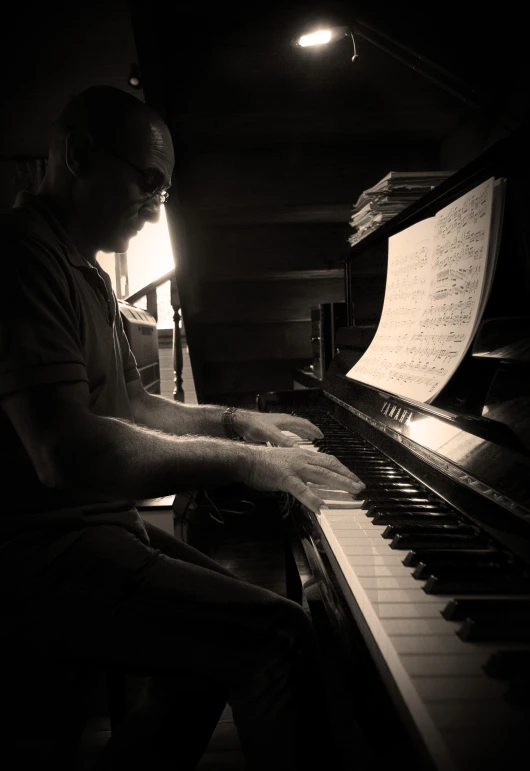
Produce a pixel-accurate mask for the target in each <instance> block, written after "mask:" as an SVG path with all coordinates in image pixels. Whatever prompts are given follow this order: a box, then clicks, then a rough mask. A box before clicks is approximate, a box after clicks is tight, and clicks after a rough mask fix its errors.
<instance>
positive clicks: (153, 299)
mask: <svg viewBox="0 0 530 771" xmlns="http://www.w3.org/2000/svg"><path fill="white" fill-rule="evenodd" d="M145 298H146V300H147V312H148V313H150V314H151V316H153V318H154V319H155V321H158V299H157V295H156V289H152V290H151V291H150V292H147V294H146V296H145Z"/></svg>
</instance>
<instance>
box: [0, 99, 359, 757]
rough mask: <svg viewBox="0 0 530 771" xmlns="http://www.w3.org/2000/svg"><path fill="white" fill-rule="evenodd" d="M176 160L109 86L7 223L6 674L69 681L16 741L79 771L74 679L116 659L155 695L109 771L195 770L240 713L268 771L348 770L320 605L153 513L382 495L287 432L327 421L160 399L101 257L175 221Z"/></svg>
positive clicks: (312, 432) (155, 130)
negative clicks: (302, 603)
mask: <svg viewBox="0 0 530 771" xmlns="http://www.w3.org/2000/svg"><path fill="white" fill-rule="evenodd" d="M173 161H174V157H173V147H172V142H171V136H170V133H169V130H168V128H167V126H166V125H165V124H164V122H163V121H162V120H161V119H160V117H159V116H158V115H157V114H156V113H155V112H153V111H152V110H151V109H149V108H148V107H147V106H145V105H144V104H142V103H141V102H139V101H138V100H137V99H135V98H134V97H132V96H129V95H128V94H126V93H125V92H122V91H120V90H118V89H113V88H109V87H93V88H91V89H88V90H87V91H85V92H82V93H81V94H79V95H78V96H76V97H74V98H73V99H72V100H71V102H70V103H69V104H68V105H67V106H66V107H65V109H64V110H63V112H62V114H61V116H60V118H59V120H58V122H57V124H56V125H55V127H54V131H53V137H52V141H51V145H50V153H49V163H48V168H47V173H46V176H45V179H44V182H43V184H42V186H41V188H40V190H39V192H38V193H37V194H36V195H30V194H28V193H23V194H21V195H19V196H18V198H17V201H16V203H15V206H14V207H13V209H11V210H9V211H6V212H3V214H2V218H1V232H2V244H3V248H4V278H5V282H4V287H5V292H4V301H3V304H2V310H1V312H0V313H1V321H0V329H1V336H0V340H1V343H0V346H1V368H2V380H1V399H2V401H1V406H2V409H1V410H0V421H1V424H2V431H1V440H0V441H1V443H2V471H1V472H0V473H1V474H2V475H3V476H2V481H3V494H4V501H3V506H2V512H1V514H0V539H1V540H0V543H1V546H0V549H1V561H0V562H1V568H0V569H1V571H2V574H3V575H2V578H3V580H2V587H3V588H2V597H3V599H2V608H3V611H2V612H3V615H4V617H3V619H2V627H3V629H4V632H3V633H2V635H3V642H4V645H5V651H6V653H5V656H4V663H5V662H6V661H9V660H10V659H9V657H10V656H11V655H12V652H14V651H15V650H16V651H17V654H19V655H20V656H21V657H22V660H23V661H25V662H26V663H27V662H31V663H32V664H33V663H34V664H35V666H36V667H37V668H38V670H39V671H40V673H41V674H42V673H43V672H44V673H46V672H47V671H48V670H49V671H50V682H51V684H52V688H53V692H52V691H51V690H50V691H48V692H46V693H43V692H42V689H41V690H40V691H39V689H38V688H35V689H34V691H33V692H32V693H30V694H28V696H27V700H26V701H25V703H24V709H25V713H24V715H21V714H17V713H16V710H12V712H13V721H12V722H13V725H11V724H9V731H10V735H8V738H7V739H6V741H9V742H10V743H11V744H15V745H16V747H17V751H18V752H19V758H18V765H19V766H20V767H28V768H29V767H32V765H33V767H37V765H39V762H38V761H42V760H43V759H44V758H46V759H48V760H51V761H52V764H53V767H54V768H55V769H59V768H62V766H61V761H60V759H59V754H57V755H53V752H55V750H54V749H53V747H52V746H49V747H47V743H48V742H49V740H50V736H51V735H52V733H53V731H56V730H59V731H60V730H61V726H60V721H61V720H64V719H65V718H64V713H66V712H68V711H69V709H70V704H69V703H68V702H66V703H64V699H65V698H66V697H65V696H64V694H63V693H62V691H61V688H60V681H59V675H58V673H59V670H60V668H62V670H63V671H64V672H71V671H72V670H74V669H76V668H83V667H90V666H93V667H96V668H101V669H107V668H109V667H114V668H117V669H118V670H121V671H123V672H129V673H143V674H145V675H147V676H149V679H148V681H147V682H148V683H149V686H148V688H147V689H146V693H145V695H144V698H143V699H142V700H141V701H140V702H139V703H138V705H137V707H136V709H134V710H133V711H131V712H130V713H129V714H128V716H127V717H126V718H125V719H124V720H123V721H122V722H120V723H119V725H118V727H117V728H116V730H115V731H113V736H112V739H111V740H110V742H109V743H108V745H107V747H106V748H105V750H104V752H103V753H102V756H101V759H100V761H99V762H100V763H101V765H100V766H98V768H112V769H118V768H119V769H127V771H133V769H147V768H149V769H152V770H153V771H155V769H170V768H175V767H177V766H178V768H179V769H181V771H183V769H191V768H194V767H195V766H196V764H197V762H198V761H199V758H200V756H201V754H202V752H203V750H204V748H205V746H206V745H207V743H208V741H209V738H210V736H211V733H212V731H213V729H214V728H215V725H216V722H217V720H218V718H219V715H220V713H221V711H222V710H223V708H224V706H225V703H226V702H227V701H228V702H229V703H230V704H231V706H232V709H233V714H234V720H235V722H236V725H237V728H238V732H239V735H240V739H241V744H242V747H243V751H244V754H245V757H246V759H247V762H248V767H249V768H251V769H256V770H257V769H264V770H265V769H267V771H268V770H269V769H271V768H274V769H276V770H277V771H280V769H289V770H290V771H294V769H302V768H303V769H305V771H309V769H317V768H318V769H322V768H330V769H331V768H335V767H336V766H335V765H334V760H333V757H334V755H333V746H332V745H333V741H332V739H331V733H330V730H329V726H328V724H327V722H326V709H325V698H324V696H323V687H322V685H321V684H320V683H319V678H318V675H317V672H318V651H317V646H316V642H315V638H314V633H313V630H312V627H311V624H310V621H309V619H308V618H307V616H306V614H305V613H304V611H303V610H302V608H300V607H299V606H298V605H296V604H295V603H293V602H291V601H289V600H286V599H284V598H282V597H280V596H277V595H275V594H273V593H271V592H268V591H266V590H263V589H261V588H259V587H255V586H252V585H250V584H248V583H245V582H243V581H241V580H239V579H238V578H237V577H235V576H234V575H233V574H231V573H230V572H229V571H227V570H225V569H223V568H222V567H221V566H220V565H218V564H217V563H216V562H215V561H213V560H211V559H209V558H207V557H206V556H204V555H203V554H201V553H200V552H197V551H195V550H194V549H192V548H190V547H189V546H187V545H186V544H184V543H182V542H180V541H179V540H177V539H176V538H173V537H171V536H169V535H168V534H166V533H164V532H162V531H161V530H159V529H157V528H156V527H154V526H151V525H149V524H147V523H145V522H144V521H143V520H142V519H141V518H140V516H139V514H138V512H137V510H136V509H135V505H134V501H135V499H143V498H151V497H157V496H163V495H170V494H173V493H175V492H177V491H178V490H188V489H192V488H194V487H203V488H204V487H212V486H217V485H223V484H227V483H243V484H247V485H250V486H251V487H253V488H255V489H258V490H283V491H286V492H288V493H291V494H292V495H294V496H295V497H296V498H298V499H299V500H300V501H301V502H302V503H304V504H305V505H306V506H308V507H309V508H310V509H312V510H314V511H317V510H318V509H319V506H320V505H321V500H320V498H319V497H318V496H317V495H316V494H315V492H314V491H313V490H312V489H311V487H310V486H309V485H308V483H312V482H313V483H320V484H322V485H323V486H329V487H331V488H340V489H343V490H346V491H350V492H353V493H357V492H358V491H359V490H360V489H361V488H362V486H363V485H362V483H360V482H359V480H358V479H357V477H356V476H355V475H354V474H352V473H351V472H350V471H349V470H348V469H346V467H345V466H343V465H342V464H341V463H340V462H339V461H338V460H337V459H336V458H334V457H333V456H330V455H324V454H320V453H314V452H310V451H308V450H304V449H301V448H299V447H293V446H291V445H292V444H293V442H292V439H289V438H287V437H286V436H285V435H284V434H282V431H283V430H288V431H290V432H293V433H295V434H297V435H299V436H300V437H303V438H306V439H308V440H311V439H314V438H316V437H319V436H321V434H320V431H319V430H318V429H317V428H316V427H315V426H314V425H313V424H312V423H310V422H309V421H307V420H303V419H300V418H295V417H291V416H289V415H274V414H263V413H254V412H251V411H244V410H237V411H236V412H231V411H228V412H226V411H225V409H224V408H222V407H218V406H203V405H201V406H198V407H195V406H193V407H190V406H188V405H183V404H180V403H177V402H172V401H169V400H166V399H164V398H162V397H159V396H154V395H150V394H147V393H146V392H145V391H144V389H143V388H142V385H141V383H140V379H139V374H138V371H137V369H136V365H135V361H134V358H133V356H132V354H131V351H130V348H129V345H128V343H127V340H126V338H125V335H124V332H123V328H122V324H121V320H120V314H119V312H118V308H117V302H116V298H115V296H114V294H113V292H112V288H111V284H110V280H109V277H108V276H107V275H106V274H105V273H104V272H103V271H102V270H101V268H99V266H98V264H97V262H96V254H97V252H98V251H99V250H102V251H105V252H125V251H126V250H127V247H128V243H129V240H130V239H131V238H132V237H134V236H135V235H136V233H137V232H138V231H139V230H140V229H141V228H142V226H143V225H144V223H145V222H154V221H156V220H157V219H158V216H159V209H160V205H161V204H162V203H163V202H164V201H165V199H166V197H167V191H168V189H169V186H170V182H171V176H172V171H173ZM236 435H237V436H238V437H241V438H243V439H244V440H246V441H245V442H238V441H231V439H230V438H229V437H233V436H236ZM267 442H270V443H272V444H273V445H279V446H272V447H271V446H267V445H266V443H267ZM6 629H9V639H8V640H7V639H6V637H7V636H6V633H5V630H6ZM10 652H11V653H10ZM39 662H40V663H39ZM44 679H45V678H44ZM61 702H63V703H61ZM61 708H62V709H63V715H61V712H60V710H61ZM63 725H64V723H63ZM4 728H6V726H5V725H4ZM39 731H40V732H41V733H40V734H39ZM21 732H22V735H21ZM24 732H25V733H24ZM17 735H18V737H19V738H18V739H17ZM309 736H310V737H311V741H310V742H309V741H308V737H309ZM51 744H53V743H51ZM50 753H51V754H50ZM31 761H33V764H32V762H31Z"/></svg>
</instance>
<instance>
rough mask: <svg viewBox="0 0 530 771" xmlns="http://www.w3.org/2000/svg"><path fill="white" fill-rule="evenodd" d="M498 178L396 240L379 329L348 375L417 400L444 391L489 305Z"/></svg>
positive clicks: (390, 252)
mask: <svg viewBox="0 0 530 771" xmlns="http://www.w3.org/2000/svg"><path fill="white" fill-rule="evenodd" d="M493 185H494V179H493V177H492V178H490V179H488V180H486V182H483V183H482V184H481V185H478V186H477V187H476V188H474V189H473V190H470V191H469V192H468V193H466V194H465V195H463V196H461V197H460V198H459V199H457V200H456V201H454V202H453V203H452V204H449V206H446V207H445V208H444V209H442V210H440V211H439V212H438V213H437V215H436V216H435V217H431V218H430V219H427V220H423V221H421V222H419V223H417V224H416V225H413V226H412V227H410V228H406V229H405V230H403V231H402V232H401V233H397V234H396V235H394V236H392V237H391V238H390V239H389V248H388V273H387V283H386V291H385V301H384V305H383V312H382V315H381V321H380V323H379V326H378V328H377V332H376V334H375V336H374V339H373V340H372V343H371V344H370V347H369V348H368V350H367V351H366V353H365V354H364V355H363V356H362V357H361V358H360V359H359V361H358V362H357V364H355V365H354V366H353V367H352V369H351V370H350V371H349V372H348V373H347V376H348V377H350V378H352V379H354V380H359V381H361V382H363V383H367V384H368V385H372V386H375V387H376V388H381V389H383V390H385V391H389V392H390V393H395V394H397V395H400V396H404V397H406V398H409V399H413V400H415V401H418V402H428V401H430V400H432V399H434V397H435V396H436V395H437V394H438V393H439V392H440V391H441V390H442V388H443V387H444V386H445V385H446V383H447V382H448V381H449V379H450V378H451V376H452V374H453V373H454V371H455V370H456V368H457V366H458V365H459V364H460V362H461V361H462V359H463V357H464V355H465V352H466V350H467V348H468V347H469V344H470V343H471V340H472V336H473V334H474V332H475V329H476V325H477V323H478V321H479V317H478V312H479V310H482V305H483V304H482V298H483V294H484V289H485V278H486V274H487V267H488V250H489V243H490V232H491V221H492V206H493Z"/></svg>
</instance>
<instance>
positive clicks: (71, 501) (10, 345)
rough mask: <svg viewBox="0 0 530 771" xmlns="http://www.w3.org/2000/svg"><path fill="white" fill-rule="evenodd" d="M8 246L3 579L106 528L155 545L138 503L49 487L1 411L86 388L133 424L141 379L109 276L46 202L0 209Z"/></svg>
mask: <svg viewBox="0 0 530 771" xmlns="http://www.w3.org/2000/svg"><path fill="white" fill-rule="evenodd" d="M0 245H1V247H0V248H1V249H2V252H3V254H2V274H3V278H4V292H3V293H2V295H3V297H2V300H1V301H0V495H1V498H0V573H1V572H2V570H3V569H4V568H6V566H9V565H10V564H11V563H13V561H14V560H16V561H17V564H19V565H20V564H21V560H22V564H23V565H24V570H25V571H27V573H28V574H29V573H33V572H35V571H37V570H39V569H41V568H42V567H44V566H46V565H48V564H49V563H50V562H51V561H52V560H53V559H55V558H56V557H57V556H58V555H60V554H61V553H63V552H64V550H65V549H67V548H69V546H71V544H72V543H74V542H75V540H76V539H77V538H79V537H80V535H81V534H82V533H83V532H84V531H85V530H86V528H87V527H93V526H96V525H98V524H114V525H118V526H120V527H124V528H126V529H127V530H130V531H131V532H133V533H134V534H135V535H136V536H137V537H138V538H140V539H141V540H143V541H144V542H145V543H149V539H148V536H147V533H146V531H145V527H144V525H143V521H142V519H141V517H140V516H139V514H138V511H137V510H136V508H135V501H117V500H107V499H104V498H102V497H101V496H98V495H97V494H96V493H92V492H91V491H81V490H75V489H70V490H56V489H51V488H49V487H47V486H46V485H44V484H43V483H42V482H41V481H40V480H39V478H38V475H37V473H36V471H35V468H34V466H33V464H32V462H31V460H30V458H29V456H28V454H27V453H26V451H25V449H24V447H23V445H22V443H21V441H20V438H19V437H18V434H17V433H16V431H15V429H14V427H13V425H12V424H11V421H10V420H9V418H8V417H7V415H6V413H5V412H4V410H3V408H2V406H1V404H2V402H1V399H2V397H3V396H5V395H7V394H10V393H13V392H16V391H22V390H24V389H27V388H38V387H39V386H40V385H44V384H50V383H65V382H75V381H85V382H87V383H88V387H89V392H90V409H91V410H92V412H93V413H94V414H95V415H99V416H107V417H113V418H120V419H123V420H127V421H129V422H134V416H133V412H132V408H131V404H130V401H129V397H128V394H127V383H128V382H129V381H131V380H134V379H135V378H138V377H139V373H138V369H137V367H136V361H135V359H134V356H133V354H132V352H131V349H130V346H129V343H128V341H127V337H126V335H125V332H124V329H123V325H122V321H121V316H120V312H119V307H118V302H117V299H116V295H115V294H114V291H113V289H112V284H111V281H110V277H109V276H108V274H107V273H106V272H105V271H104V270H103V269H102V268H101V267H100V266H96V265H92V264H91V263H90V262H88V261H87V260H86V259H85V258H84V257H83V255H82V254H81V253H80V252H79V251H78V249H77V248H76V247H75V245H74V243H73V242H72V240H71V238H70V237H69V236H68V234H67V232H66V231H65V230H64V228H63V227H62V226H61V224H60V223H59V222H58V220H57V219H56V217H55V216H54V215H53V213H52V212H51V211H50V209H49V208H48V206H47V205H46V203H45V201H44V200H43V198H42V197H39V196H38V195H36V196H35V195H31V194H29V193H20V194H19V195H18V196H17V199H16V202H15V205H14V207H13V208H11V209H8V210H4V211H2V212H0Z"/></svg>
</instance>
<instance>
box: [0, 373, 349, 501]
mask: <svg viewBox="0 0 530 771" xmlns="http://www.w3.org/2000/svg"><path fill="white" fill-rule="evenodd" d="M89 403H90V395H89V390H88V384H87V383H86V382H84V381H79V382H76V383H63V384H57V383H54V384H50V385H42V386H40V387H39V388H28V389H26V390H24V391H19V392H16V393H13V394H10V395H6V396H5V397H4V398H3V399H2V401H1V406H2V408H3V409H4V410H5V412H6V414H7V416H8V417H9V419H10V420H11V422H12V423H13V426H14V428H15V430H16V431H17V433H18V435H19V437H20V440H21V442H22V444H23V445H24V447H25V449H26V452H27V453H28V456H29V458H30V459H31V461H32V462H33V465H34V467H35V470H36V472H37V474H38V476H39V478H40V480H41V482H42V483H43V484H45V485H47V486H49V487H56V488H60V489H82V490H90V491H91V492H92V494H93V495H94V497H95V498H101V497H103V498H109V499H115V500H120V499H130V498H135V499H143V498H155V497H158V496H162V495H172V494H174V493H176V492H178V491H179V490H189V489H193V488H196V487H214V486H218V485H223V484H231V483H243V484H248V485H250V486H251V487H254V488H256V489H259V490H283V491H285V492H289V493H291V494H292V495H294V496H296V497H297V498H298V499H299V500H300V501H301V502H302V503H304V504H305V505H306V506H308V507H309V508H311V509H313V510H314V511H318V510H319V507H320V505H322V500H321V499H320V498H319V497H318V496H317V495H316V494H315V493H314V492H313V490H312V489H311V488H310V487H309V486H308V484H307V483H308V482H315V483H322V484H323V485H325V486H330V487H335V488H340V489H343V490H348V491H350V492H352V493H357V492H359V490H360V489H361V488H362V486H363V485H362V483H359V480H358V478H357V477H356V476H355V474H353V473H352V472H350V471H349V470H348V469H347V468H346V467H345V466H343V465H342V463H340V462H339V461H338V460H337V459H336V458H334V457H333V456H330V455H324V454H320V453H314V452H310V451H308V450H302V449H291V448H279V447H261V446H258V445H250V444H243V443H240V442H230V441H229V440H221V439H214V438H201V437H178V436H170V435H168V434H166V433H162V432H160V431H156V430H152V429H148V428H142V427H141V426H137V425H134V424H132V423H129V422H127V421H125V420H119V419H117V418H108V417H101V416H98V415H94V414H93V413H92V412H91V410H90V407H89ZM315 456H316V457H315Z"/></svg>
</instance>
